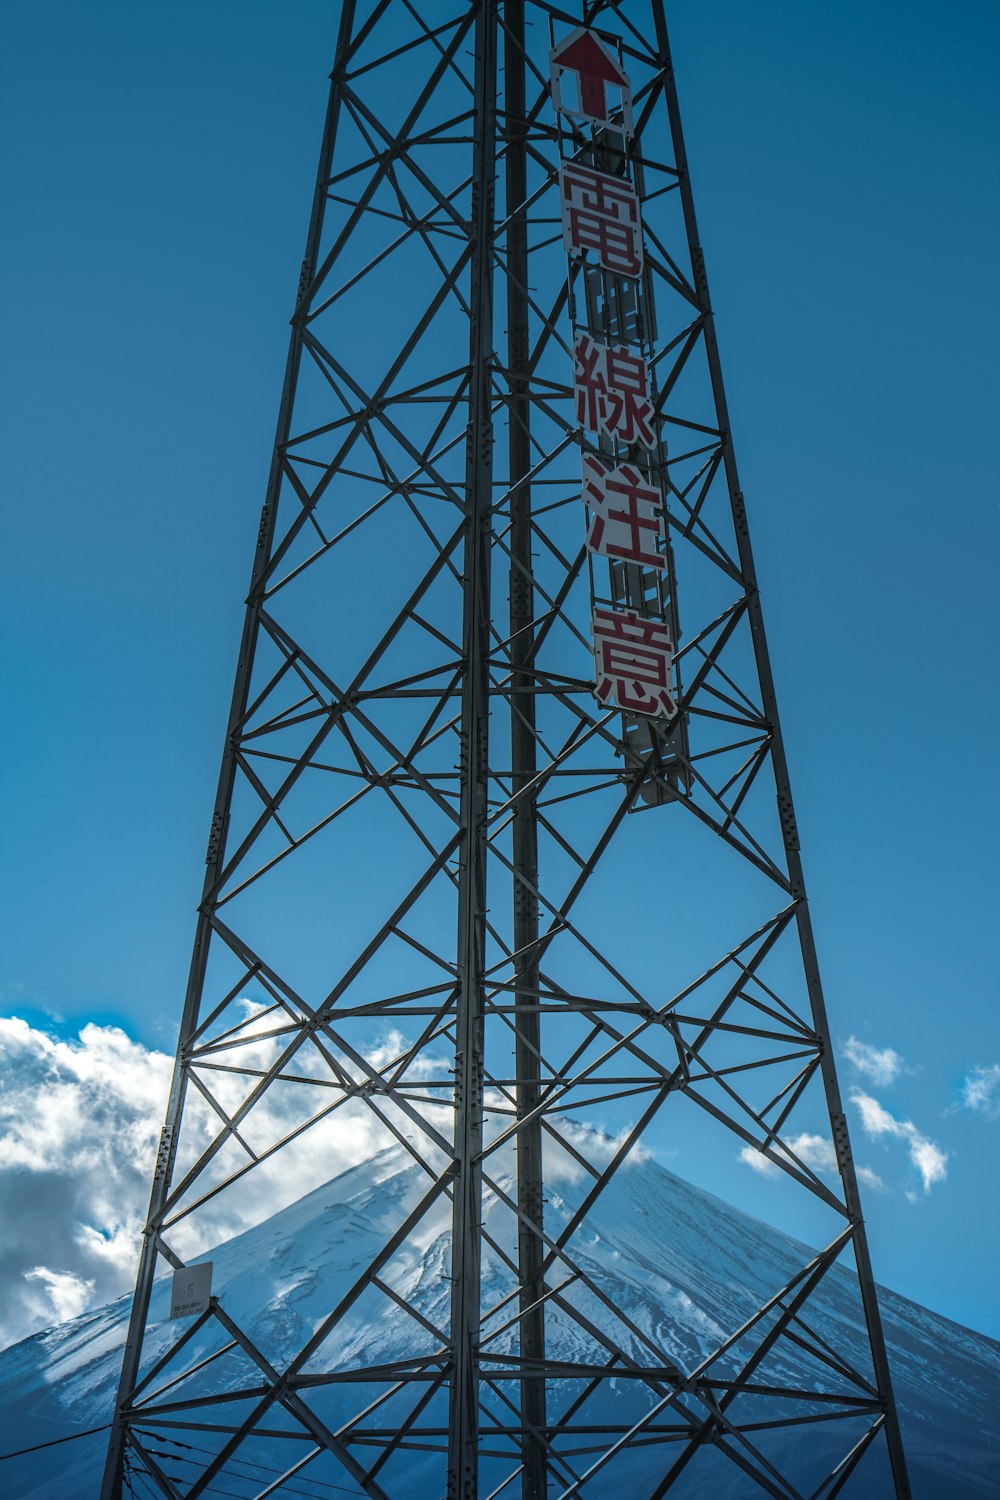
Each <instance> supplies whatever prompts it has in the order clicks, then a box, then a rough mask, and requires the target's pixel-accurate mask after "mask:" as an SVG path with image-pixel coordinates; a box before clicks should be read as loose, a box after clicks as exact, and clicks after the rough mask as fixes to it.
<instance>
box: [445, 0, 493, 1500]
mask: <svg viewBox="0 0 1000 1500" xmlns="http://www.w3.org/2000/svg"><path fill="white" fill-rule="evenodd" d="M496 38H497V14H496V0H483V3H482V4H481V5H480V7H479V9H478V13H477V15H476V23H475V133H474V144H473V163H472V174H473V176H472V275H471V286H470V308H471V338H470V347H469V428H468V437H467V446H466V485H465V504H466V535H465V563H464V572H463V580H462V589H463V619H462V652H463V660H464V676H463V686H462V718H461V818H460V821H461V845H460V854H459V888H458V952H457V957H458V995H457V1013H456V1018H455V1140H454V1150H455V1182H454V1211H453V1227H452V1267H451V1274H452V1299H451V1343H452V1359H453V1366H452V1382H451V1401H450V1411H449V1424H448V1427H449V1431H448V1496H449V1500H475V1496H476V1492H477V1478H478V1437H479V1327H480V1317H481V1309H480V1266H481V1251H480V1236H481V1231H482V1149H483V1068H484V1058H483V1010H484V1006H483V983H484V970H485V967H486V944H485V938H486V855H487V844H486V818H487V786H488V765H489V759H488V741H489V710H490V694H489V685H490V682H489V653H490V556H491V546H490V537H491V525H492V503H493V420H492V402H493V382H492V350H493V226H494V196H495V194H494V173H495V170H496V109H495V101H494V80H495V76H496Z"/></svg>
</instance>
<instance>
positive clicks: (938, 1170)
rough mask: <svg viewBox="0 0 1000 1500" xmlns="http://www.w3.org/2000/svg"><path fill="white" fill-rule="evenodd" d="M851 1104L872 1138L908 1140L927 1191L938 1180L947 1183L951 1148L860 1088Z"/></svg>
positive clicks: (907, 1144) (907, 1145)
mask: <svg viewBox="0 0 1000 1500" xmlns="http://www.w3.org/2000/svg"><path fill="white" fill-rule="evenodd" d="M851 1103H852V1104H854V1106H855V1107H856V1109H857V1110H858V1112H859V1114H860V1115H861V1124H862V1126H863V1128H864V1130H865V1133H866V1134H867V1135H868V1136H869V1137H870V1138H871V1139H872V1140H879V1139H880V1138H882V1137H883V1136H889V1137H892V1138H895V1139H896V1140H901V1141H904V1142H905V1143H906V1148H907V1151H908V1152H909V1157H910V1161H911V1163H912V1165H913V1166H914V1167H915V1168H916V1170H917V1172H918V1173H919V1175H920V1180H921V1182H922V1184H923V1189H924V1192H925V1193H929V1192H930V1190H931V1188H932V1187H933V1186H934V1184H935V1183H936V1182H944V1180H945V1178H946V1177H947V1175H948V1153H947V1151H943V1150H942V1149H941V1147H940V1146H938V1145H936V1144H935V1142H934V1141H932V1140H930V1139H929V1138H928V1137H927V1136H926V1135H924V1134H923V1132H922V1131H920V1130H918V1129H917V1127H916V1125H914V1123H913V1121H912V1120H897V1118H896V1116H895V1115H893V1114H890V1112H889V1111H888V1110H887V1109H886V1108H885V1107H884V1105H882V1104H880V1103H879V1101H878V1100H877V1099H873V1098H872V1097H871V1095H870V1094H863V1093H861V1092H860V1090H855V1092H854V1093H853V1094H852V1095H851Z"/></svg>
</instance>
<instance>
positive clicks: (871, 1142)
mask: <svg viewBox="0 0 1000 1500" xmlns="http://www.w3.org/2000/svg"><path fill="white" fill-rule="evenodd" d="M336 19H337V6H336V5H335V4H333V3H318V0H313V3H305V0H285V3H283V4H282V5H281V6H277V5H266V4H263V3H260V0H245V3H241V4H235V3H224V0H213V3H208V4H197V5H196V4H193V3H190V0H182V3H178V4H175V5H173V6H171V7H170V8H169V10H168V9H166V8H153V7H147V6H135V5H126V4H123V3H111V0H106V3H104V4H103V5H101V6H100V7H96V8H82V7H79V6H77V5H73V4H69V3H53V4H47V5H42V6H33V7H21V8H19V10H18V12H17V13H16V14H15V15H13V16H12V17H11V18H10V19H9V20H8V25H7V40H8V47H7V49H6V60H5V62H4V64H3V67H4V70H5V72H6V74H7V76H6V78H5V79H4V87H3V105H2V108H3V112H4V115H5V117H6V118H5V122H4V135H5V138H6V140H7V142H8V160H7V163H6V165H5V169H4V175H5V188H6V192H5V200H6V205H7V208H8V221H9V222H8V229H7V231H6V233H5V235H4V238H3V242H2V244H0V264H2V284H3V287H4V291H5V294H6V296H5V301H6V308H5V316H4V322H5V334H6V337H5V339H4V346H5V348H4V353H3V356H2V357H3V359H4V362H5V364H6V365H7V369H6V371H5V378H4V388H5V391H6V396H5V400H4V404H3V409H2V411H0V421H2V422H3V425H4V429H5V431H4V454H5V459H6V463H5V470H6V488H7V495H8V500H7V506H6V527H5V541H6V543H7V547H6V556H7V566H6V570H5V574H6V576H5V589H4V599H3V605H2V608H3V611H4V615H5V617H6V618H5V625H4V641H5V653H4V655H5V683H6V685H5V690H4V696H5V703H6V708H7V726H8V727H7V731H6V734H5V736H4V739H3V754H4V760H5V763H6V764H5V768H4V790H5V801H6V807H5V812H4V825H5V835H6V837H5V844H6V851H7V857H6V860H5V861H4V864H5V870H4V876H3V879H4V889H3V892H2V910H3V914H4V918H3V920H4V926H5V928H6V933H5V936H4V941H3V958H2V960H0V1015H6V1016H18V1017H22V1018H25V1019H27V1020H28V1021H29V1022H30V1023H31V1024H32V1026H33V1027H34V1028H35V1029H36V1031H37V1032H38V1033H39V1034H41V1033H44V1032H48V1033H52V1034H53V1035H56V1036H59V1037H62V1038H64V1039H66V1038H68V1039H70V1040H72V1039H73V1038H75V1037H76V1036H77V1033H78V1032H79V1030H80V1028H81V1027H83V1026H84V1025H86V1024H87V1023H88V1022H94V1021H97V1022H100V1023H112V1022H113V1023H116V1024H118V1025H121V1026H123V1027H124V1028H125V1029H126V1030H127V1031H128V1033H129V1034H130V1036H131V1037H133V1038H134V1039H135V1041H136V1042H137V1043H139V1044H141V1046H142V1047H145V1048H155V1049H158V1050H166V1051H167V1052H169V1051H171V1050H172V1047H173V1041H174V1036H175V1031H176V1024H177V1018H178V1016H179V1011H180V1001H181V995H182V988H183V982H184V978H185V975H186V969H187V962H188V955H189V947H190V938H191V931H192V916H193V909H194V906H195V902H196V900H197V898H198V894H199V889H200V881H201V871H202V860H203V855H204V847H205V839H206V834H207V826H208V820H209V814H210V809H211V799H212V795H213V791H214V781H215V776H216V771H217V764H218V755H219V750H220V745H221V738H222V733H223V728H224V720H225V713H226V708H227V703H228V696H229V691H230V683H231V674H232V668H233V664H234V658H235V650H236V645H237V641H238V633H239V629H240V624H241V610H240V601H241V600H242V598H243V595H244V592H245V587H246V578H247V573H248V568H249V561H250V556H251V550H252V546H253V541H254V538H255V534H256V520H257V513H258V510H259V505H260V498H261V494H262V488H263V482H264V478H265V475H266V466H267V461H268V457H269V450H270V443H271V437H272V433H273V424H274V412H275V408H276V402H277V395H278V390H279V384H280V379H281V371H282V366H283V360H284V351H285V344H286V337H287V318H288V315H289V312H290V310H291V305H292V297H293V293H294V290H295V283H296V279H297V274H298V265H299V260H300V257H301V249H302V241H303V236H304V230H305V221H306V214H307V210H308V203H309V195H310V191H311V179H312V176H313V172H314V168H315V157H316V151H317V148H318V137H319V130H320V126H321V121H322V111H323V106H324V99H325V90H326V75H327V72H328V70H329V66H330V59H331V57H332V49H333V43H334V39H335V31H336ZM670 19H671V26H672V40H673V46H674V53H675V60H676V64H677V70H678V81H679V87H680V90H681V105H682V109H683V111H684V117H685V126H686V131H687V136H688V147H689V154H690V159H691V166H692V172H693V176H694V185H695V192H696V197H697V201H698V207H699V215H700V220H701V231H702V239H703V243H704V246H705V250H706V256H707V261H708V268H709V274H710V277H711V281H712V286H713V293H714V302H715V307H716V311H717V315H718V318H719V327H720V339H721V344H722V353H723V360H724V365H725V370H726V379H727V387H728V393H729V402H730V408H731V413H732V418H733V424H734V431H735V435H736V441H737V446H738V450H739V454H740V463H741V469H742V473H743V481H744V487H745V491H746V495H747V504H748V509H749V515H750V523H751V527H752V531H753V536H754V543H755V548H756V552H757V560H758V571H759V575H760V579H761V585H762V591H763V595H764V602H765V608H766V618H767V624H768V631H769V637H770V644H771V652H772V656H773V659H774V665H775V673H776V678H777V685H778V693H779V699H780V702H781V708H782V718H783V723H784V728H785V736H786V740H787V743H788V750H789V756H790V761H791V769H792V776H793V784H794V787H795V792H796V799H797V808H798V818H799V825H800V832H801V835H802V841H803V849H804V857H805V860H806V869H807V876H808V880H809V887H810V893H811V900H812V907H813V913H814V921H815V925H816V930H817V939H818V943H819V947H820V956H821V961H822V964H823V969H824V975H825V980H826V987H827V992H828V1002H829V1006H830V1012H831V1018H832V1024H833V1029H834V1034H835V1038H836V1039H837V1040H838V1041H839V1042H840V1043H841V1044H842V1058H843V1073H844V1078H845V1082H847V1083H848V1084H849V1085H857V1086H858V1087H860V1088H863V1089H864V1091H865V1092H866V1093H868V1094H870V1095H871V1096H873V1097H877V1099H878V1101H879V1102H880V1104H881V1106H882V1107H883V1108H884V1109H885V1110H887V1111H890V1112H891V1115H892V1117H893V1118H894V1119H895V1120H896V1122H897V1124H898V1122H910V1124H911V1126H912V1132H915V1135H916V1137H917V1138H919V1139H920V1140H925V1141H928V1142H930V1143H932V1144H934V1145H935V1146H936V1147H937V1148H938V1150H939V1151H940V1152H942V1153H946V1154H947V1158H948V1159H947V1166H946V1176H945V1177H944V1180H942V1181H938V1182H935V1183H934V1184H933V1185H932V1187H931V1190H930V1191H929V1192H927V1193H925V1192H924V1191H923V1184H922V1182H921V1181H920V1178H919V1172H916V1168H915V1167H914V1164H913V1161H912V1160H911V1156H912V1154H913V1153H912V1150H911V1148H912V1147H913V1144H914V1139H915V1137H914V1134H913V1133H911V1134H907V1132H906V1130H905V1129H904V1128H903V1125H898V1129H896V1130H895V1132H893V1131H892V1130H890V1129H888V1128H885V1129H882V1130H881V1132H880V1131H879V1130H878V1129H873V1131H872V1134H871V1138H870V1139H867V1138H866V1136H865V1134H864V1129H863V1122H862V1121H861V1119H860V1117H858V1116H855V1119H854V1131H855V1137H856V1141H857V1143H858V1155H859V1157H863V1159H864V1160H865V1161H870V1162H871V1164H872V1166H873V1168H874V1169H875V1170H876V1171H877V1172H878V1173H879V1175H880V1176H881V1177H882V1178H883V1179H884V1180H885V1182H886V1184H887V1190H886V1191H885V1192H884V1193H870V1194H869V1195H868V1198H867V1213H868V1219H869V1224H870V1231H871V1236H872V1244H873V1254H874V1257H875V1263H876V1271H877V1274H878V1276H879V1278H880V1279H881V1280H883V1281H885V1282H887V1283H888V1284H890V1285H892V1286H894V1287H895V1288H896V1289H897V1290H899V1291H901V1292H903V1293H905V1294H907V1295H909V1296H912V1297H914V1298H916V1299H918V1300H920V1301H924V1302H926V1303H928V1304H930V1305H932V1306H934V1307H935V1308H937V1309H939V1310H941V1311H942V1312H944V1313H946V1314H948V1315H950V1316H952V1317H955V1318H957V1319H959V1320H961V1321H964V1322H968V1323H971V1324H974V1325H975V1326H977V1327H979V1328H982V1329H983V1330H985V1331H987V1332H990V1333H992V1334H994V1335H995V1336H1000V1293H998V1290H997V1286H996V1278H995V1267H994V1261H995V1243H996V1234H997V1217H998V1211H997V1201H996V1189H995V1181H996V1174H995V1162H996V1152H997V1144H998V1132H1000V1121H998V1120H996V1119H994V1118H991V1114H992V1113H993V1104H994V1103H995V1104H996V1105H997V1106H998V1108H1000V1073H997V1074H996V1075H994V1074H993V1073H992V1072H990V1071H989V1070H990V1069H993V1068H996V1067H997V1065H998V1064H1000V1025H998V1022H997V1019H996V1016H997V1003H996V1002H997V981H996V975H995V965H994V964H993V962H992V943H991V938H992V934H993V931H994V930H995V926H996V916H995V912H996V906H997V896H998V890H997V884H998V882H997V876H996V858H995V850H996V845H997V835H998V815H997V803H996V797H995V795H994V791H993V785H994V777H995V754H994V752H993V746H994V744H995V739H996V729H997V723H996V720H997V708H996V689H995V682H996V664H995V658H996V646H995V625H994V612H993V599H994V596H995V592H996V589H995V581H994V575H995V570H996V558H997V530H998V521H1000V507H998V498H1000V497H998V493H997V480H996V465H995V458H994V456H993V452H992V446H993V445H992V441H991V436H992V431H993V427H994V425H995V420H996V418H995V411H996V406H997V396H998V382H997V378H996V374H995V366H994V358H993V351H994V348H995V345H996V338H997V327H998V321H997V300H998V299H997V285H996V271H995V267H996V263H997V239H998V208H997V193H996V185H997V163H998V152H997V146H998V136H1000V128H998V118H997V104H996V88H995V75H996V66H997V60H998V46H997V44H998V40H1000V13H998V12H997V10H996V8H995V6H993V5H991V4H988V3H978V0H977V3H972V0H965V3H955V4H950V5H948V6H945V5H943V4H925V5H920V6H913V5H908V4H903V3H902V0H899V3H896V0H876V3H868V4H862V3H860V0H849V3H844V4H842V5H840V6H838V7H836V8H823V7H817V6H801V5H796V4H793V3H791V0H788V3H781V0H760V3H759V4H755V5H754V6H752V7H750V6H746V5H745V4H739V3H736V0H718V3H713V4H705V3H701V4H695V3H693V0H680V3H678V4H676V5H674V6H672V7H671V8H670ZM387 336H389V337H391V334H388V335H387ZM850 1036H854V1037H855V1038H857V1039H858V1041H859V1042H860V1043H862V1044H865V1045H866V1046H868V1047H869V1048H874V1049H876V1051H877V1052H878V1053H880V1054H882V1056H881V1061H879V1060H875V1059H873V1058H872V1056H871V1055H870V1054H867V1053H865V1052H864V1050H861V1049H859V1048H857V1047H855V1048H854V1049H853V1052H852V1054H851V1055H853V1057H854V1058H855V1059H856V1061H855V1063H853V1064H852V1063H851V1062H850V1060H849V1057H848V1054H847V1053H846V1052H844V1050H843V1044H846V1042H847V1039H848V1038H849V1037H850ZM40 1045H41V1044H39V1046H40ZM886 1049H889V1050H891V1051H892V1052H893V1053H895V1054H897V1055H898V1058H899V1059H900V1061H899V1062H898V1063H893V1062H891V1061H890V1060H887V1059H886V1057H885V1052H886ZM37 1053H38V1049H37V1048H36V1061H37ZM47 1055H49V1054H47ZM49 1056H50V1062H51V1055H49ZM129 1056H132V1054H129ZM105 1060H106V1059H105ZM859 1062H860V1066H859ZM52 1066H55V1064H52ZM143 1066H145V1064H143ZM866 1069H867V1071H866ZM977 1069H978V1070H981V1071H979V1072H976V1070H977ZM144 1076H145V1075H144ZM968 1080H971V1091H970V1087H969V1084H968ZM994 1083H995V1085H996V1086H995V1091H994V1092H993V1093H991V1092H990V1090H991V1087H993V1085H994ZM963 1099H964V1100H965V1101H966V1107H963ZM970 1102H971V1103H972V1104H973V1105H974V1106H975V1107H972V1108H970V1107H967V1106H968V1104H969V1103H970ZM869 1123H870V1124H872V1123H874V1125H877V1124H878V1120H877V1117H874V1116H870V1117H869ZM95 1128H96V1127H95ZM0 1164H2V1163H0ZM678 1169H679V1170H682V1167H681V1166H680V1164H679V1165H678ZM737 1170H738V1171H741V1172H743V1175H744V1177H746V1178H747V1179H749V1177H750V1175H751V1174H749V1173H747V1172H746V1169H745V1168H742V1167H739V1168H735V1167H734V1172H735V1171H737ZM915 1172H916V1175H914V1173H915ZM26 1182H27V1183H28V1186H29V1187H30V1185H31V1181H30V1177H28V1178H25V1177H22V1178H20V1179H19V1186H18V1187H17V1191H22V1192H23V1191H24V1190H25V1183H26ZM710 1185H711V1184H710ZM717 1186H718V1188H719V1190H720V1191H722V1192H723V1193H724V1195H725V1194H726V1189H727V1186H729V1187H730V1188H731V1190H730V1192H729V1195H730V1196H736V1195H737V1194H738V1189H737V1187H735V1186H732V1185H727V1183H725V1182H721V1183H719V1184H718V1185H717ZM11 1192H14V1188H11ZM908 1193H909V1194H910V1195H911V1197H912V1198H913V1200H914V1201H910V1197H908V1196H907V1194H908ZM11 1201H13V1202H15V1203H16V1201H17V1200H16V1198H15V1199H13V1200H11ZM2 1274H3V1268H2V1266H0V1275H2Z"/></svg>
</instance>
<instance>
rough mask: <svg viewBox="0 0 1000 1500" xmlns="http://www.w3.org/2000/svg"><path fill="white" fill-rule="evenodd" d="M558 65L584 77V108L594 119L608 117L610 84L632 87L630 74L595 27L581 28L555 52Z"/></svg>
mask: <svg viewBox="0 0 1000 1500" xmlns="http://www.w3.org/2000/svg"><path fill="white" fill-rule="evenodd" d="M551 57H552V63H553V65H554V66H556V67H560V68H568V69H569V70H570V72H572V73H577V74H579V77H580V110H581V113H583V114H585V115H589V116H590V117H591V119H594V120H606V119H607V118H608V105H607V95H606V87H607V85H608V84H609V83H613V84H616V85H617V86H618V88H620V89H627V88H628V74H627V73H626V72H625V71H624V70H623V69H622V68H620V67H619V66H618V64H617V62H616V61H615V60H614V58H613V57H611V56H610V54H609V53H608V52H606V51H605V49H604V47H603V46H602V45H601V43H600V42H599V41H598V39H597V37H596V36H595V35H594V33H593V32H592V31H578V32H576V33H575V34H574V35H573V36H571V37H569V39H568V40H567V41H566V42H565V43H564V44H563V46H562V47H556V48H555V49H554V50H553V52H552V54H551Z"/></svg>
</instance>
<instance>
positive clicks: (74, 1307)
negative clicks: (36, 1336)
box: [24, 1266, 94, 1323]
mask: <svg viewBox="0 0 1000 1500" xmlns="http://www.w3.org/2000/svg"><path fill="white" fill-rule="evenodd" d="M24 1279H25V1281H28V1282H31V1281H40V1282H41V1284H42V1286H43V1287H44V1288H45V1290H46V1292H47V1294H48V1297H49V1300H50V1302H51V1304H52V1306H53V1308H54V1309H55V1313H56V1319H57V1320H58V1321H59V1322H60V1323H61V1322H63V1321H64V1320H65V1319H66V1318H78V1317H79V1316H80V1314H81V1313H82V1312H83V1311H84V1310H85V1309H86V1307H87V1305H88V1303H89V1302H90V1299H91V1298H92V1297H93V1295H94V1283H93V1282H92V1281H84V1280H83V1278H82V1277H81V1276H74V1275H73V1274H72V1272H70V1271H50V1270H49V1268H48V1266H32V1268H31V1270H30V1271H25V1273H24Z"/></svg>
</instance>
